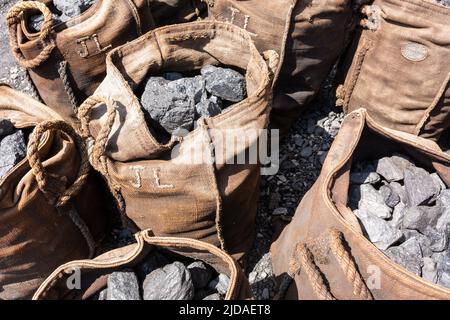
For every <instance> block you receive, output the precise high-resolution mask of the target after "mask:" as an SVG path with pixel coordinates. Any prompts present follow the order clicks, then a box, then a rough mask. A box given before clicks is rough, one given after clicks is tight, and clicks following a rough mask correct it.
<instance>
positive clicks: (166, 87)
mask: <svg viewBox="0 0 450 320" xmlns="http://www.w3.org/2000/svg"><path fill="white" fill-rule="evenodd" d="M203 93H204V81H203V80H202V78H201V77H200V76H197V77H194V78H183V79H179V80H175V81H168V80H166V79H164V78H162V77H151V78H149V79H148V81H147V83H146V86H145V90H144V93H143V94H142V97H141V104H142V107H143V110H144V112H146V113H147V114H148V115H149V116H150V117H151V118H152V119H153V120H155V121H157V122H158V123H159V124H160V125H161V126H162V127H163V128H164V129H165V130H166V131H167V132H169V133H171V134H176V132H177V131H179V130H180V129H183V130H188V131H189V130H191V129H192V128H193V126H194V119H195V105H196V104H197V103H198V102H200V100H201V97H202V95H203Z"/></svg>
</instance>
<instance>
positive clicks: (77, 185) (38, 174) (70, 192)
mask: <svg viewBox="0 0 450 320" xmlns="http://www.w3.org/2000/svg"><path fill="white" fill-rule="evenodd" d="M50 130H58V131H62V132H64V133H66V134H68V135H69V136H70V137H72V138H73V139H74V141H75V143H76V145H77V147H78V150H79V153H80V157H81V164H80V168H79V169H78V173H77V178H76V180H75V182H74V183H73V184H72V185H71V186H70V187H69V188H67V189H66V190H65V191H64V192H63V194H61V195H58V196H55V195H54V194H53V193H52V192H51V191H50V190H49V187H50V186H49V179H48V177H49V174H48V173H47V171H46V170H45V168H44V166H43V165H42V162H41V160H40V158H39V144H40V141H41V137H42V135H43V134H44V133H45V132H46V131H50ZM27 158H28V162H29V163H30V167H31V169H32V172H33V174H34V176H35V178H36V182H37V185H38V187H39V189H40V190H41V191H42V193H43V194H44V196H45V197H46V198H47V200H48V201H49V203H51V204H52V205H53V204H55V205H56V207H62V206H64V205H66V204H67V203H68V202H69V200H70V199H71V198H73V197H74V196H76V195H77V194H78V193H79V192H80V190H81V188H82V186H83V185H84V183H85V182H86V179H87V178H88V175H89V170H90V165H89V159H88V155H87V151H86V147H85V145H84V143H83V140H82V139H81V137H80V136H79V135H78V134H77V133H76V132H75V130H74V129H73V128H72V127H71V126H70V125H69V124H68V123H67V122H64V121H62V120H50V121H44V122H41V123H40V124H38V125H37V126H36V127H35V128H34V130H33V132H32V133H31V135H30V138H29V141H28V149H27Z"/></svg>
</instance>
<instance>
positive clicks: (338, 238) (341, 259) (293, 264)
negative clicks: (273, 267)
mask: <svg viewBox="0 0 450 320" xmlns="http://www.w3.org/2000/svg"><path fill="white" fill-rule="evenodd" d="M328 240H329V245H330V249H331V252H332V253H333V255H334V256H335V257H336V261H337V262H338V264H339V266H340V267H341V269H342V271H343V272H344V273H345V276H346V278H347V280H348V281H349V282H350V283H351V284H352V286H353V294H354V295H355V296H356V297H358V298H359V299H361V300H373V296H372V293H371V292H370V290H369V289H368V288H367V286H366V284H365V282H364V280H363V278H362V276H361V274H360V273H359V271H358V269H357V266H356V263H355V261H354V260H353V258H352V257H351V255H350V253H349V252H348V250H347V248H346V247H345V246H344V241H345V240H344V235H343V234H342V232H340V231H338V230H335V229H330V230H329V237H328ZM301 270H303V271H304V272H305V273H306V275H307V277H308V278H309V280H310V282H311V286H312V288H313V290H314V292H315V294H316V295H317V297H318V298H319V299H322V300H335V299H336V298H335V297H334V296H333V294H332V293H331V291H330V288H329V287H328V285H327V284H326V281H325V278H324V275H323V274H322V272H321V271H320V269H319V268H318V266H317V265H316V264H315V262H314V256H313V254H312V253H311V251H310V250H309V249H308V247H307V246H306V244H304V243H299V244H297V246H296V247H295V249H294V252H293V255H292V258H291V260H290V261H289V275H290V276H291V277H292V278H293V277H294V276H295V275H296V274H298V273H299V272H300V271H301Z"/></svg>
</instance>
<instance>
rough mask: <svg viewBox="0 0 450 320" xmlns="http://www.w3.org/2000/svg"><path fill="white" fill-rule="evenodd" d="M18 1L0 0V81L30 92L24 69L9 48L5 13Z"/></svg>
mask: <svg viewBox="0 0 450 320" xmlns="http://www.w3.org/2000/svg"><path fill="white" fill-rule="evenodd" d="M16 2H18V1H17V0H1V2H0V16H1V19H0V20H1V21H0V56H1V57H2V58H1V64H0V83H7V84H9V85H10V86H11V87H13V88H15V89H17V90H20V91H23V92H26V93H31V88H32V87H31V84H30V83H29V81H28V80H27V79H26V74H25V71H24V70H22V68H20V67H19V66H18V65H17V63H16V61H15V59H14V57H13V56H12V54H11V50H10V48H9V37H8V28H7V26H6V21H5V20H6V19H5V17H6V14H7V13H8V10H9V8H11V6H12V5H13V4H14V3H16Z"/></svg>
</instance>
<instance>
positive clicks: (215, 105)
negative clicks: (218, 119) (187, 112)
mask: <svg viewBox="0 0 450 320" xmlns="http://www.w3.org/2000/svg"><path fill="white" fill-rule="evenodd" d="M221 106H222V102H221V101H220V99H219V98H217V97H215V96H211V98H206V97H205V98H202V99H201V100H200V102H199V103H197V104H196V105H195V111H196V112H197V117H198V118H200V117H205V118H210V117H214V116H217V115H218V114H220V113H221V112H222V107H221Z"/></svg>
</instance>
